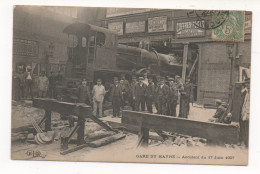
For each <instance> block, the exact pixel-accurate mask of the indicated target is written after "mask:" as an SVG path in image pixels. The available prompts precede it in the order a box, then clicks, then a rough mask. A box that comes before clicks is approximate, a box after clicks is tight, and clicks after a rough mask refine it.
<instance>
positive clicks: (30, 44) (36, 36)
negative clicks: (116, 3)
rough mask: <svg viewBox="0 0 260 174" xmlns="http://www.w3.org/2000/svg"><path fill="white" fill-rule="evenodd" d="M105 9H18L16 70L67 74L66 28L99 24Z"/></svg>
mask: <svg viewBox="0 0 260 174" xmlns="http://www.w3.org/2000/svg"><path fill="white" fill-rule="evenodd" d="M103 11H104V9H103V10H102V9H101V8H100V9H97V8H83V7H54V6H16V7H15V8H14V17H13V19H14V20H13V70H16V68H17V66H18V65H22V66H24V67H26V66H27V65H30V66H32V68H33V72H34V74H36V75H38V74H39V73H40V72H41V71H46V72H47V74H49V72H50V71H54V72H59V71H60V72H64V69H65V64H66V61H67V59H68V53H67V42H68V36H67V35H66V34H64V33H63V30H64V28H65V27H67V26H68V25H70V24H71V23H75V22H85V23H92V24H94V25H98V23H96V22H97V21H98V20H96V18H100V15H102V14H103V13H102V12H103Z"/></svg>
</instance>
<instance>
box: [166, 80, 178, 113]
mask: <svg viewBox="0 0 260 174" xmlns="http://www.w3.org/2000/svg"><path fill="white" fill-rule="evenodd" d="M168 80H169V97H168V111H169V115H171V116H174V117H176V107H177V103H178V90H177V85H176V84H175V82H174V78H169V79H168Z"/></svg>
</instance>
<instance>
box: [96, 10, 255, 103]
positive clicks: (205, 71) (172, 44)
mask: <svg viewBox="0 0 260 174" xmlns="http://www.w3.org/2000/svg"><path fill="white" fill-rule="evenodd" d="M200 13H202V14H203V12H200ZM203 17H204V18H203V19H201V18H200V19H198V15H197V14H196V13H195V12H194V11H191V10H172V9H127V8H107V11H106V16H105V18H104V19H102V22H101V26H102V27H105V28H108V29H111V30H114V31H116V32H117V34H118V43H120V44H125V45H130V46H136V47H138V46H139V43H140V41H142V40H149V41H150V42H151V45H152V47H154V48H155V49H156V50H157V52H159V53H164V54H172V55H174V56H175V57H177V58H179V59H180V62H181V63H182V64H183V70H182V74H181V76H182V78H183V80H184V79H185V78H186V77H187V76H190V77H191V79H192V83H193V84H194V92H193V93H194V99H195V101H196V102H198V103H200V104H214V101H215V99H221V100H223V101H228V96H229V93H230V86H231V84H234V83H235V82H238V81H239V80H241V72H240V69H241V67H245V68H250V62H251V22H252V14H251V13H249V12H245V26H244V31H245V36H244V42H236V43H234V44H232V46H231V47H230V44H229V43H226V42H218V41H212V39H211V34H212V30H211V29H205V25H206V22H207V21H208V20H210V18H211V16H210V14H209V15H205V16H203ZM230 48H231V50H230ZM228 50H229V51H228ZM230 51H231V53H230ZM230 54H231V55H230ZM231 60H232V63H231ZM231 82H232V83H231Z"/></svg>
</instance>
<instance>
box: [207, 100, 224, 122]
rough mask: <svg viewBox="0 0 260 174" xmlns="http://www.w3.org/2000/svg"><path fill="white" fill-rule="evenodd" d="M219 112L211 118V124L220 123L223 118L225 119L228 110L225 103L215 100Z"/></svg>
mask: <svg viewBox="0 0 260 174" xmlns="http://www.w3.org/2000/svg"><path fill="white" fill-rule="evenodd" d="M215 103H216V107H217V110H216V112H215V114H214V115H213V118H210V119H209V121H210V122H220V120H221V118H223V117H224V114H225V113H226V110H227V108H226V107H225V103H224V102H222V101H221V100H220V99H216V100H215Z"/></svg>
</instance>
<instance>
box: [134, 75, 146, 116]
mask: <svg viewBox="0 0 260 174" xmlns="http://www.w3.org/2000/svg"><path fill="white" fill-rule="evenodd" d="M143 80H144V78H143V77H139V81H138V84H137V85H136V86H135V88H134V96H133V99H134V100H135V102H136V108H135V109H136V111H145V94H146V88H147V86H146V85H145V84H144V83H143ZM140 106H141V109H140Z"/></svg>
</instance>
